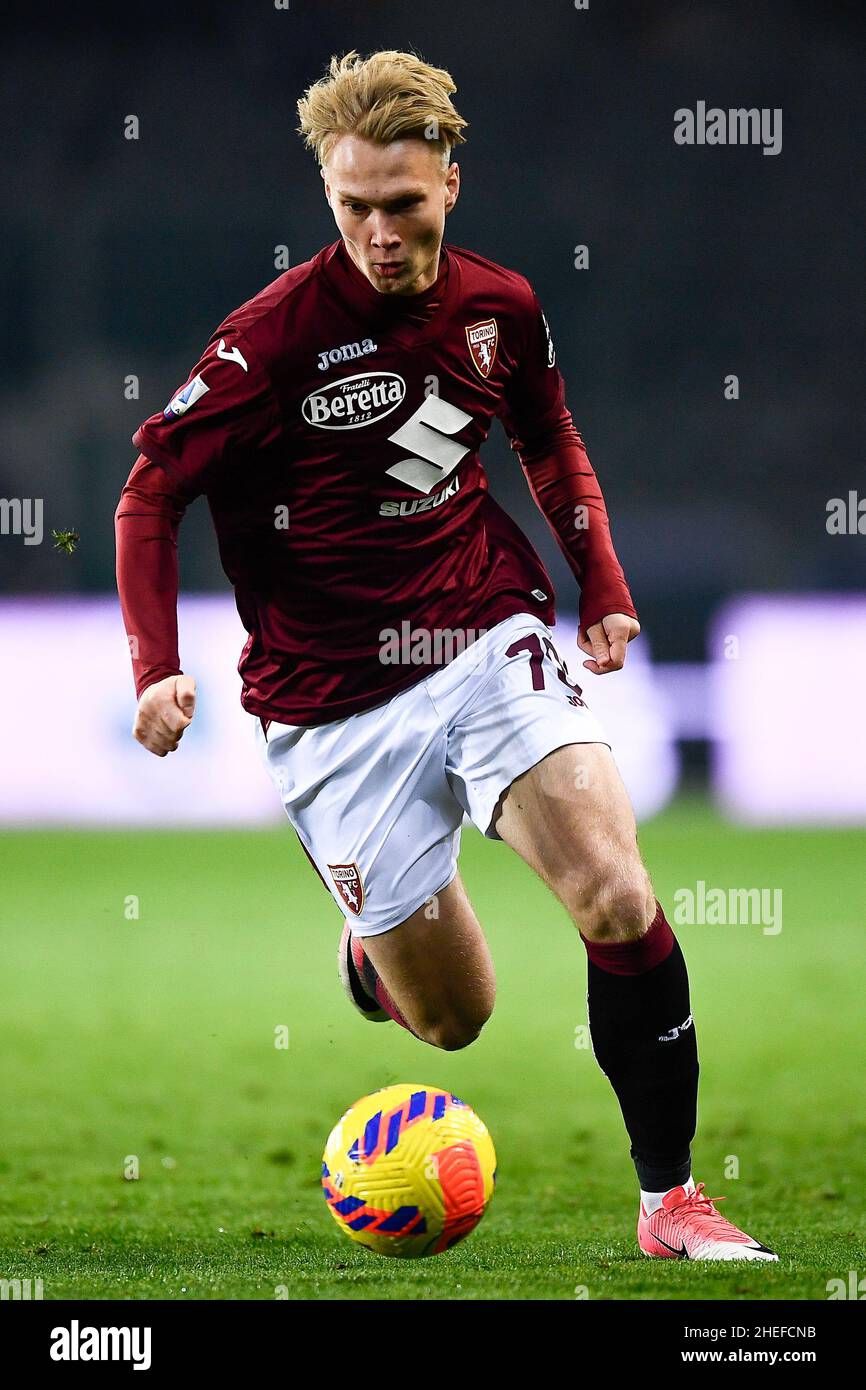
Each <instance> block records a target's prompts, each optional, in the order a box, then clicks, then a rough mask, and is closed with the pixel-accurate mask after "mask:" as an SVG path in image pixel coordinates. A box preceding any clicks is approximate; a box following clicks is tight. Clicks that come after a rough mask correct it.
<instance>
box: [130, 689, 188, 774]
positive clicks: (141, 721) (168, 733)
mask: <svg viewBox="0 0 866 1390" xmlns="http://www.w3.org/2000/svg"><path fill="white" fill-rule="evenodd" d="M194 713H195V680H194V679H193V677H192V676H166V678H165V680H162V681H156V682H155V683H154V684H153V685H149V686H148V687H147V689H146V690H145V691H144V693H143V694H142V697H141V699H140V700H139V702H138V713H137V714H136V716H135V723H134V724H133V726H132V733H133V736H134V737H135V738H137V739H138V741H139V743H142V744H144V747H145V748H146V749H147V750H148V752H150V753H155V754H156V756H157V757H158V758H164V757H165V755H166V753H173V752H174V750H175V749H176V748H177V745H178V744H179V743H180V741H181V739H182V738H183V731H184V729H185V728H186V726H187V724H190V723H191V722H192V716H193V714H194Z"/></svg>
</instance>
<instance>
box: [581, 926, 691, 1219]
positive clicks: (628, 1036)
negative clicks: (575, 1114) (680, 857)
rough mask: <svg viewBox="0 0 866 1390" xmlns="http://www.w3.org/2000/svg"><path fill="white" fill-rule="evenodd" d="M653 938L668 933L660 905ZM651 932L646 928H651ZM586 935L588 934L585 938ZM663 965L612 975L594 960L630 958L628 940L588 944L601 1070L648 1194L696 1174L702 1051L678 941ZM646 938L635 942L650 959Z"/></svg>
mask: <svg viewBox="0 0 866 1390" xmlns="http://www.w3.org/2000/svg"><path fill="white" fill-rule="evenodd" d="M659 914H660V915H661V922H659V918H658V917H657V918H656V921H655V922H654V923H653V927H652V928H651V929H650V930H651V931H653V930H654V929H656V933H657V934H656V940H660V939H662V938H661V934H662V933H663V932H664V930H665V929H666V931H667V932H668V933H670V927H669V926H668V924H667V922H666V921H665V920H664V914H663V913H662V910H661V908H659ZM648 935H649V934H648ZM584 940H585V938H584ZM670 940H671V941H672V942H673V944H672V946H671V948H670V950H669V952H668V954H667V955H665V957H664V959H663V960H661V961H660V962H659V963H658V964H655V965H653V966H652V967H651V968H650V969H648V970H642V971H641V972H640V973H635V974H622V973H613V972H612V971H611V970H606V969H604V968H603V967H602V966H601V965H599V964H598V963H597V962H598V960H599V958H601V959H605V957H606V953H612V954H611V955H610V956H609V957H608V958H607V959H605V963H609V961H610V960H616V953H618V962H617V963H618V964H621V963H622V962H623V961H624V960H627V954H626V953H627V950H628V945H629V944H630V943H620V944H618V945H617V946H616V947H611V946H601V947H599V946H597V945H596V944H595V943H593V942H586V945H587V951H588V953H589V955H590V959H589V962H588V986H589V987H588V994H587V1005H588V1009H589V1026H590V1037H591V1039H592V1046H593V1051H594V1053H595V1057H596V1060H597V1062H598V1064H599V1066H600V1067H601V1069H602V1071H603V1072H604V1073H605V1075H606V1076H607V1077H608V1079H609V1081H610V1083H611V1085H612V1086H613V1089H614V1091H615V1092H616V1096H617V1099H618V1100H619V1103H620V1108H621V1110H622V1115H623V1119H624V1120H625V1126H626V1129H627V1130H628V1134H629V1138H630V1139H631V1156H632V1159H633V1160H634V1165H635V1168H636V1170H637V1175H638V1181H639V1183H640V1186H641V1187H642V1189H643V1190H644V1191H645V1192H665V1191H667V1190H668V1189H669V1188H672V1187H679V1186H681V1185H682V1184H683V1183H685V1182H686V1181H687V1179H688V1177H689V1175H690V1172H691V1151H690V1145H691V1142H692V1139H693V1138H694V1133H695V1128H696V1124H697V1093H698V1070H699V1068H698V1049H697V1042H696V1039H695V1029H694V1025H693V1023H692V1018H691V1011H690V1007H689V981H688V974H687V972H686V963H685V960H684V959H683V953H682V951H681V950H680V947H679V943H678V942H677V940H676V939H675V938H674V937H673V933H670ZM645 943H646V938H643V939H642V942H636V943H634V944H635V946H636V947H637V948H638V950H637V952H636V958H638V959H639V958H640V954H641V948H643V950H642V954H643V959H644V960H646V959H647V950H646V944H645Z"/></svg>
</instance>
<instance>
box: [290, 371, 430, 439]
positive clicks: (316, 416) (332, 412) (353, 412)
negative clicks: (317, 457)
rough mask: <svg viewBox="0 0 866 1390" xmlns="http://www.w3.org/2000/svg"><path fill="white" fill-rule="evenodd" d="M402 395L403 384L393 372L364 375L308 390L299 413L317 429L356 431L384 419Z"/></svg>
mask: <svg viewBox="0 0 866 1390" xmlns="http://www.w3.org/2000/svg"><path fill="white" fill-rule="evenodd" d="M405 395H406V383H405V381H404V380H403V378H402V377H401V376H397V374H396V372H367V373H365V374H364V375H363V376H344V377H343V378H342V380H340V381H331V382H329V383H328V384H327V385H326V386H323V387H322V388H321V390H319V391H311V392H310V394H309V396H307V397H306V398H305V400H304V402H303V405H302V406H301V410H302V412H303V416H304V419H305V420H306V421H307V423H308V424H310V425H316V426H317V427H318V428H319V429H320V430H355V429H360V428H361V427H362V426H364V425H372V424H373V423H374V422H375V421H376V420H383V419H384V418H385V416H386V415H390V414H391V411H392V410H396V409H397V406H398V405H399V404H400V402H401V401H402V400H403V398H404V396H405Z"/></svg>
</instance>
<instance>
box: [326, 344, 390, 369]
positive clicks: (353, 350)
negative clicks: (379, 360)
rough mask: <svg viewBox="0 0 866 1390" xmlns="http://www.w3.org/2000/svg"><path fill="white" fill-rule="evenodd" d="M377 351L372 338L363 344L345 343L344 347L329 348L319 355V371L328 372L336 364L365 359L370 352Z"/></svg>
mask: <svg viewBox="0 0 866 1390" xmlns="http://www.w3.org/2000/svg"><path fill="white" fill-rule="evenodd" d="M377 350H378V349H377V346H376V344H375V343H374V342H373V339H372V338H365V339H364V341H363V343H344V344H343V346H342V347H335V348H328V349H327V350H326V351H325V352H320V353H319V371H320V372H326V371H327V370H328V368H329V367H330V366H332V365H333V364H334V363H336V362H348V361H350V360H351V358H353V357H365V356H366V354H367V353H368V352H376V351H377Z"/></svg>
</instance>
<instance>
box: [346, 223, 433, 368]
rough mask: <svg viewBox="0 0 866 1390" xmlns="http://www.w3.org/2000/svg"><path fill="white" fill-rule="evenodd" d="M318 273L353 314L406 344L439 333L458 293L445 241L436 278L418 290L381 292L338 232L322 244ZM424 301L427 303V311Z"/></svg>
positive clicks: (429, 340)
mask: <svg viewBox="0 0 866 1390" xmlns="http://www.w3.org/2000/svg"><path fill="white" fill-rule="evenodd" d="M322 274H323V276H324V278H325V281H326V282H327V285H328V288H329V289H330V290H331V292H332V294H333V295H334V297H335V298H336V299H338V300H339V302H340V303H341V304H342V305H343V307H344V308H346V309H348V310H349V312H350V313H351V314H352V316H353V317H354V318H356V319H360V320H361V321H362V322H363V324H364V326H365V327H367V328H369V329H375V331H376V332H378V333H380V334H387V335H388V336H389V337H390V338H392V339H393V340H395V341H396V342H398V343H400V344H402V345H403V346H405V347H415V346H416V345H417V344H419V343H428V342H432V341H433V340H434V339H435V338H438V337H440V335H441V334H442V333H443V332H444V330H445V327H446V325H447V323H448V319H449V317H450V314H451V311H452V308H453V306H454V304H455V303H456V301H457V298H458V295H459V277H460V272H459V267H458V265H457V259H456V257H455V256H453V255H450V254H449V251H448V248H447V247H446V245H445V244H444V242H443V245H442V250H441V252H440V256H439V274H438V276H437V278H436V281H435V282H434V284H432V285H430V287H429V288H428V289H426V290H422V292H421V293H420V294H413V295H396V294H395V295H385V294H380V292H379V291H378V290H377V289H375V288H374V287H373V285H371V284H370V281H369V280H368V279H367V277H366V275H364V274H363V272H362V271H360V270H359V269H358V267H357V266H356V265H355V262H354V261H353V260H352V258H351V256H350V255H349V252H348V251H347V250H346V246H345V243H344V241H343V239H342V237H341V238H340V239H339V240H338V241H335V242H333V244H332V245H331V246H328V247H326V249H325V252H324V255H323V259H322ZM428 306H432V309H431V311H430V312H429V316H428V314H427V312H426V311H427V308H428ZM419 314H422V315H424V322H421V323H419V322H418V315H419Z"/></svg>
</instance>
